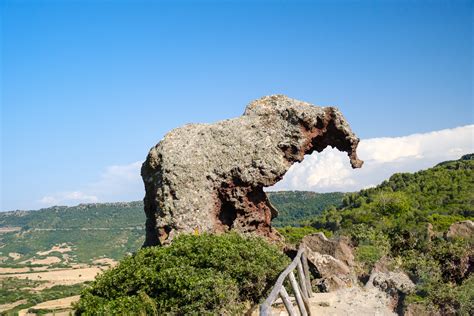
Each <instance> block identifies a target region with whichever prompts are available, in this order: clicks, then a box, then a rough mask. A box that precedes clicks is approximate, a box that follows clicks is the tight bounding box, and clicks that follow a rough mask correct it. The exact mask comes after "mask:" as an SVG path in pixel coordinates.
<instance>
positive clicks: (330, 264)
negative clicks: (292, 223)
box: [302, 233, 356, 292]
mask: <svg viewBox="0 0 474 316" xmlns="http://www.w3.org/2000/svg"><path fill="white" fill-rule="evenodd" d="M302 244H303V245H304V246H305V247H306V250H307V251H306V253H307V257H308V261H309V262H310V264H311V267H312V268H313V269H314V272H315V273H314V275H315V279H314V285H315V286H317V287H318V288H319V290H320V291H322V292H330V291H334V290H337V289H340V288H344V287H347V286H352V285H353V284H355V283H356V276H355V273H354V271H353V269H352V268H353V266H354V255H353V254H352V249H351V247H350V246H349V244H348V243H347V241H346V240H344V239H341V238H338V239H328V238H326V236H325V235H324V234H323V233H316V234H311V235H307V236H305V237H304V238H303V240H302Z"/></svg>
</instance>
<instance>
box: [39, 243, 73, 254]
mask: <svg viewBox="0 0 474 316" xmlns="http://www.w3.org/2000/svg"><path fill="white" fill-rule="evenodd" d="M55 251H57V252H60V253H65V252H70V251H72V249H71V247H70V246H69V245H68V244H59V245H57V246H53V247H52V248H51V249H50V250H47V251H38V252H37V254H38V255H40V256H46V255H49V254H50V253H51V252H55Z"/></svg>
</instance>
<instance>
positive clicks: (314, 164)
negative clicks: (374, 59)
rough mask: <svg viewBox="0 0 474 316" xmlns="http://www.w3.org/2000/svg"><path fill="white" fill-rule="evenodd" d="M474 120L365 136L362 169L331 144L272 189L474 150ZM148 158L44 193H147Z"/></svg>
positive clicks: (349, 181)
mask: <svg viewBox="0 0 474 316" xmlns="http://www.w3.org/2000/svg"><path fill="white" fill-rule="evenodd" d="M473 138H474V125H469V126H464V127H459V128H454V129H446V130H441V131H436V132H430V133H425V134H414V135H409V136H405V137H393V138H389V137H384V138H372V139H365V140H362V141H361V142H360V145H359V148H358V153H359V157H360V158H361V159H362V160H364V161H365V163H364V166H363V167H362V168H361V169H355V170H354V169H352V168H351V167H350V164H349V158H348V157H347V155H346V154H345V153H342V152H339V151H337V150H336V149H326V150H324V151H323V152H322V153H314V154H313V155H310V156H306V157H305V159H304V160H303V162H302V163H299V164H298V163H297V164H294V165H293V166H292V167H291V168H290V170H289V171H288V172H287V173H286V175H285V177H284V178H283V180H281V181H280V182H279V183H277V184H276V185H275V186H273V187H271V188H269V190H310V191H319V192H332V191H356V190H360V189H363V188H367V187H371V186H374V185H376V184H379V183H381V182H382V181H383V180H385V179H387V178H388V177H390V176H391V175H392V174H393V173H395V172H414V171H418V170H420V169H425V168H429V167H432V166H433V165H435V164H436V163H439V162H441V161H445V160H450V159H458V158H459V157H460V156H461V155H463V154H467V153H471V152H474V140H473ZM141 164H142V162H140V161H137V162H133V163H130V164H127V165H113V166H109V167H107V168H105V170H104V171H103V172H102V174H100V175H99V177H98V180H97V181H95V182H93V183H90V184H88V185H85V186H83V187H81V188H80V189H78V190H71V191H67V192H59V193H55V194H50V195H47V196H44V197H43V198H41V199H40V200H39V201H38V202H39V203H41V204H42V205H43V206H51V205H76V204H78V203H94V202H113V201H134V200H140V199H142V198H143V196H144V193H145V192H144V188H143V183H142V180H141V177H140V167H141Z"/></svg>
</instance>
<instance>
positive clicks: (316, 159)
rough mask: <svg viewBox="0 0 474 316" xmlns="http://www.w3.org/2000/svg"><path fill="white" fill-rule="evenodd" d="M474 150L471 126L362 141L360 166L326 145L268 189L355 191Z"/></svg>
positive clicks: (292, 168) (473, 127)
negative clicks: (355, 165) (353, 166)
mask: <svg viewBox="0 0 474 316" xmlns="http://www.w3.org/2000/svg"><path fill="white" fill-rule="evenodd" d="M472 152H474V125H468V126H463V127H458V128H453V129H445V130H441V131H436V132H430V133H424V134H413V135H409V136H404V137H384V138H372V139H365V140H361V142H360V144H359V148H358V154H359V157H360V159H362V160H364V166H363V167H362V168H361V169H352V168H351V167H350V165H349V159H348V157H347V155H346V154H345V153H342V152H339V151H338V150H336V149H331V148H327V149H326V150H324V151H323V152H322V153H314V154H312V155H310V156H306V157H305V159H304V160H303V162H301V163H297V164H294V165H293V166H292V167H291V168H290V170H288V172H287V173H286V175H285V176H284V178H283V180H281V181H280V182H278V183H277V184H276V185H275V186H273V187H271V188H269V190H310V191H319V192H331V191H357V190H360V189H363V188H367V187H371V186H374V184H379V183H381V182H382V181H383V180H385V179H387V178H388V177H390V176H391V175H392V174H393V173H396V172H415V171H418V170H421V169H426V168H429V167H432V166H434V165H435V164H437V163H439V162H442V161H445V160H452V159H458V158H459V157H461V156H462V155H464V154H467V153H472Z"/></svg>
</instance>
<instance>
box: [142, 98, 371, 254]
mask: <svg viewBox="0 0 474 316" xmlns="http://www.w3.org/2000/svg"><path fill="white" fill-rule="evenodd" d="M358 143H359V139H358V138H357V137H356V136H355V135H354V134H353V133H352V131H351V129H350V127H349V125H348V123H347V122H346V120H345V119H344V117H343V116H342V114H341V113H340V112H339V110H338V109H337V108H335V107H317V106H313V105H311V104H309V103H306V102H302V101H298V100H294V99H290V98H288V97H286V96H283V95H273V96H267V97H263V98H261V99H259V100H256V101H254V102H252V103H250V104H249V105H248V106H247V108H246V109H245V112H244V114H243V115H242V116H240V117H237V118H234V119H228V120H224V121H220V122H217V123H214V124H188V125H185V126H183V127H180V128H177V129H174V130H172V131H171V132H169V133H168V134H166V135H165V137H164V139H163V140H162V141H160V142H159V143H158V144H157V145H156V146H154V147H153V148H151V150H150V152H149V154H148V156H147V159H146V161H145V162H144V163H143V166H142V170H141V174H142V178H143V181H144V184H145V192H146V194H145V198H144V203H145V213H146V216H147V222H146V240H145V246H151V245H158V244H163V243H167V242H169V241H170V240H171V239H172V238H173V237H174V236H175V235H176V234H177V233H179V232H188V233H192V232H211V233H215V232H224V231H228V230H237V231H239V232H243V233H252V232H254V233H257V234H259V235H262V236H264V237H267V238H269V239H274V240H275V239H279V238H280V236H279V234H278V233H277V232H276V230H275V229H273V228H272V227H271V220H272V218H274V217H276V216H277V214H278V212H277V210H276V209H275V208H274V207H273V206H272V205H271V203H270V202H269V200H268V198H267V196H266V194H265V192H264V191H263V188H264V187H269V186H272V185H273V184H275V183H276V182H278V181H279V180H281V179H282V177H283V175H284V174H285V173H286V172H287V171H288V169H289V168H290V167H291V165H292V164H293V163H295V162H301V161H302V160H303V158H304V156H305V155H307V154H311V153H312V152H313V151H317V152H321V151H322V150H323V149H324V148H326V147H327V146H331V147H335V148H337V149H339V150H340V151H345V152H347V154H348V156H349V158H350V162H351V164H352V167H353V168H359V167H361V166H362V163H363V162H362V161H361V160H359V159H358V158H357V153H356V149H357V145H358Z"/></svg>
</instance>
